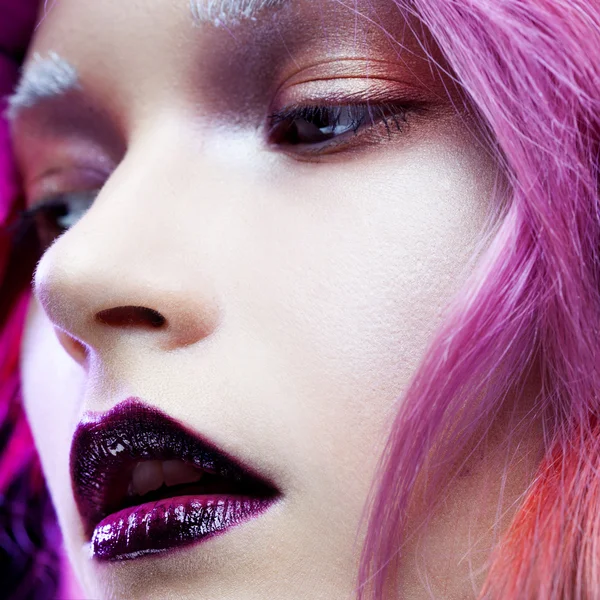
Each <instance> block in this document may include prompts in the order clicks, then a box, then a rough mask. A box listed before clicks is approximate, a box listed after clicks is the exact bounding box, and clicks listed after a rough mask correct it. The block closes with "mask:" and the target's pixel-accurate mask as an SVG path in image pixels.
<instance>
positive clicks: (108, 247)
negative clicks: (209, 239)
mask: <svg viewBox="0 0 600 600" xmlns="http://www.w3.org/2000/svg"><path fill="white" fill-rule="evenodd" d="M105 187H106V186H105ZM113 187H114V186H113ZM126 187H127V186H125V188H126ZM121 192H125V193H126V190H121ZM121 192H118V193H115V192H114V189H113V192H112V196H110V197H109V196H108V195H107V194H108V193H109V192H108V191H107V194H105V193H104V190H103V191H102V193H101V194H100V195H99V196H98V198H97V199H96V201H95V203H94V205H93V206H92V207H91V208H90V209H89V210H88V212H87V213H86V215H84V217H83V218H82V220H81V221H79V222H78V223H77V224H75V225H74V226H73V227H72V228H71V229H70V230H69V231H67V232H66V233H64V234H63V235H62V236H61V237H60V238H59V239H58V240H56V242H55V243H54V244H53V245H52V246H51V247H50V248H49V249H48V250H47V252H46V253H45V254H44V256H43V257H42V259H41V260H40V262H39V263H38V266H37V269H36V272H35V276H34V281H33V283H34V295H35V296H36V298H37V299H38V301H39V303H40V304H41V306H42V308H43V310H44V311H45V313H46V314H47V316H48V318H49V319H50V321H51V322H52V324H53V326H54V329H55V332H56V334H57V337H58V339H59V341H60V343H61V344H62V346H63V347H64V348H65V350H66V351H67V352H68V353H69V354H70V355H71V356H72V357H73V358H74V359H75V360H76V361H77V362H79V363H81V364H84V363H85V361H86V360H87V357H88V356H89V353H90V352H95V353H97V354H99V355H102V354H103V353H106V352H107V351H112V352H114V351H118V350H117V348H119V347H120V348H123V347H124V345H125V346H128V347H129V348H128V350H129V351H132V350H133V351H135V350H136V349H138V350H141V349H142V348H144V349H146V350H147V349H148V347H149V346H150V347H151V348H152V349H155V350H164V351H170V350H174V349H176V348H181V347H184V346H189V345H191V344H195V343H198V342H201V341H202V340H204V339H206V338H207V337H208V336H210V335H211V333H212V332H213V331H214V330H215V329H216V326H217V323H218V321H219V310H218V305H217V302H216V300H215V297H216V295H215V292H214V290H213V289H212V287H211V285H210V276H209V274H208V272H207V271H206V270H205V268H203V267H206V265H207V263H206V262H205V261H203V260H202V259H201V257H200V254H201V253H200V252H199V246H198V242H197V239H196V241H195V242H194V241H193V236H189V235H187V236H186V235H177V234H176V233H175V232H176V231H177V230H181V227H180V225H181V224H180V223H177V219H179V218H181V216H177V214H178V213H179V212H180V211H177V210H173V208H174V207H173V203H172V202H169V201H168V199H165V198H163V201H162V202H157V203H154V204H153V203H152V200H151V199H150V198H149V195H148V194H145V195H144V201H145V206H144V208H143V209H142V208H141V207H140V205H139V203H137V202H136V201H135V200H133V201H130V202H129V203H128V202H127V201H123V197H122V193H121ZM135 192H136V193H135V194H134V196H133V197H139V192H140V190H139V189H137V190H135ZM171 192H172V190H171ZM129 193H133V190H129ZM129 193H127V195H128V196H129ZM96 203H98V204H96ZM184 229H186V228H184ZM186 230H187V229H186ZM196 233H198V232H196ZM196 238H197V236H196ZM136 346H137V348H136Z"/></svg>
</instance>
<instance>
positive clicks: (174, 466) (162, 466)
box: [128, 460, 203, 496]
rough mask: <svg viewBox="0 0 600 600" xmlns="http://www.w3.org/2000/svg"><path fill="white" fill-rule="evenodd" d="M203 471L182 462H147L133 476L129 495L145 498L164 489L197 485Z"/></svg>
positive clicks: (138, 466) (134, 470)
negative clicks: (188, 484)
mask: <svg viewBox="0 0 600 600" xmlns="http://www.w3.org/2000/svg"><path fill="white" fill-rule="evenodd" d="M202 474H203V473H202V471H200V470H198V469H196V468H194V467H192V466H191V465H187V464H185V463H184V462H182V461H180V460H166V461H160V460H147V461H143V462H140V463H138V464H137V465H136V466H135V467H134V469H133V473H132V475H131V482H130V484H129V489H128V493H129V495H130V496H133V495H137V496H143V495H144V494H147V493H148V492H152V491H154V490H157V489H159V488H160V487H162V485H163V483H164V484H165V485H167V486H171V485H180V484H183V483H196V482H197V481H200V479H202Z"/></svg>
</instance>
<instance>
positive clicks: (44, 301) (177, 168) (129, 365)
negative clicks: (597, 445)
mask: <svg viewBox="0 0 600 600" xmlns="http://www.w3.org/2000/svg"><path fill="white" fill-rule="evenodd" d="M314 7H315V4H314V3H311V2H296V3H294V5H293V6H291V5H290V6H287V7H284V8H281V9H278V10H276V11H274V12H273V13H270V12H269V13H266V12H265V13H261V14H260V15H258V16H257V18H256V20H242V21H241V22H239V23H237V24H236V23H231V24H229V25H228V26H227V27H215V26H214V25H213V24H210V23H205V24H201V25H196V26H194V24H193V23H192V20H191V17H190V11H189V7H188V3H187V2H173V1H171V0H155V1H154V2H153V3H152V10H151V11H150V10H148V9H147V8H146V7H145V4H144V3H138V2H126V3H123V2H121V1H118V0H101V1H98V2H91V3H90V2H79V1H78V0H61V1H60V2H58V3H56V5H55V6H54V8H53V9H52V10H51V11H50V12H49V13H48V14H47V15H46V17H45V18H44V19H43V21H42V23H41V25H40V27H39V28H38V30H37V33H36V36H35V38H34V41H33V43H32V46H31V52H30V58H29V62H31V61H32V60H33V59H32V56H33V52H37V53H39V54H40V55H41V56H46V55H48V53H50V52H56V53H58V55H60V56H61V57H63V58H64V59H65V60H67V61H68V62H69V63H70V64H72V65H73V66H74V67H75V68H76V69H77V72H78V74H79V82H80V84H81V86H80V87H81V89H80V90H78V91H77V92H73V93H69V94H67V95H66V96H65V97H64V98H61V99H58V100H52V101H47V102H43V103H42V104H41V105H39V106H38V107H36V108H35V109H30V110H28V111H23V113H22V114H20V115H19V116H18V117H17V118H16V119H15V123H14V127H13V133H14V141H15V150H16V154H17V158H18V161H19V165H20V169H21V173H22V177H23V183H24V187H25V190H26V195H27V202H28V204H30V205H33V204H36V203H37V202H40V201H43V200H44V198H46V197H48V195H50V194H51V193H55V192H56V191H64V192H71V191H78V190H82V189H95V188H101V192H100V194H99V195H98V197H97V198H96V200H95V202H94V204H93V206H92V207H91V208H90V209H89V210H88V211H87V213H86V214H85V216H84V217H83V218H82V219H81V220H80V221H78V222H77V223H76V224H75V225H74V226H73V227H72V228H71V229H69V230H68V231H67V232H66V233H64V234H63V235H62V236H61V237H60V238H58V239H57V240H56V241H55V242H54V243H53V244H52V245H51V247H50V248H49V249H48V250H47V251H46V253H45V254H44V256H43V257H42V259H41V261H40V262H39V264H38V268H37V270H36V275H35V280H34V295H33V296H32V300H31V303H30V309H29V314H28V319H27V324H26V330H25V334H24V337H23V346H22V372H23V392H24V399H25V406H26V410H27V413H28V416H29V419H30V422H31V426H32V430H33V433H34V437H35V440H36V444H37V447H38V450H39V452H40V456H41V459H42V464H43V468H44V471H45V474H46V477H47V481H48V485H49V488H50V492H51V494H52V497H53V500H54V503H55V506H56V509H57V513H58V517H59V520H60V525H61V528H62V531H63V533H64V539H65V546H66V550H67V553H68V556H69V560H70V563H71V565H72V567H73V569H74V571H75V572H76V574H77V578H78V579H79V581H80V582H81V585H82V587H83V588H84V594H85V597H90V598H130V599H133V598H140V599H141V598H144V599H150V598H157V599H158V598H161V599H165V598H178V599H181V598H211V599H213V600H225V599H233V598H235V599H236V600H258V599H264V598H286V599H289V600H294V599H297V600H301V599H306V598H311V599H321V598H322V599H328V600H338V599H348V598H351V597H352V595H353V589H354V585H355V577H356V570H357V565H358V558H359V550H360V541H361V540H362V537H363V536H364V523H363V524H361V520H360V517H361V514H362V510H363V507H364V505H365V502H366V500H367V495H368V492H369V487H370V484H371V480H372V478H373V476H374V473H375V469H376V465H377V459H378V456H379V454H380V452H381V449H382V448H383V444H384V442H385V439H386V436H387V434H388V433H389V426H390V421H391V416H392V415H393V414H394V413H395V411H396V409H397V402H398V399H399V398H400V396H401V394H402V392H403V391H404V390H405V389H406V387H407V386H408V384H409V382H410V379H411V376H412V374H413V373H414V371H415V369H416V367H417V365H418V364H419V362H420V360H421V359H422V357H423V355H424V353H425V351H426V349H427V344H428V342H429V341H430V340H431V337H432V335H433V333H434V332H435V330H436V328H437V327H438V326H439V325H440V324H441V322H442V318H443V310H444V308H445V307H446V306H447V304H448V303H449V301H450V300H451V299H452V297H453V296H454V295H455V294H456V293H457V292H458V290H459V289H460V287H461V285H462V284H463V283H464V282H465V280H466V278H467V276H468V274H469V273H470V272H471V269H472V267H473V264H474V260H473V259H474V257H475V255H476V254H477V251H478V249H479V248H480V244H481V242H482V240H483V239H484V232H485V229H486V225H487V224H488V223H489V219H490V214H491V212H492V211H493V209H494V205H495V202H494V191H495V189H496V186H497V184H498V181H499V178H500V176H499V173H498V168H497V165H496V163H495V162H494V160H493V159H492V158H491V155H490V154H489V153H488V152H486V150H485V148H484V146H483V145H482V142H481V140H480V139H479V138H478V137H476V136H475V135H474V131H475V130H476V128H475V127H474V123H473V121H472V119H471V117H470V116H469V114H468V113H467V112H466V111H460V112H459V111H458V110H457V108H456V107H455V105H456V106H462V104H461V102H460V99H459V97H458V96H457V95H456V93H455V92H453V91H452V96H451V97H448V95H447V94H446V93H445V90H446V88H450V89H451V90H452V88H451V86H450V84H449V81H448V80H446V81H444V80H443V79H442V78H441V76H440V75H439V74H437V73H436V72H435V71H432V70H431V69H430V64H429V62H428V60H427V59H426V57H425V56H424V55H423V53H422V50H421V49H420V46H419V44H418V42H417V40H416V39H415V38H413V37H412V36H411V35H409V34H407V33H406V32H407V31H408V29H407V27H406V22H405V21H404V19H403V17H402V16H401V15H400V14H399V13H398V12H397V11H395V10H394V9H393V8H392V5H391V3H390V2H388V1H387V0H381V1H375V2H368V3H367V2H365V3H364V4H363V3H362V2H360V1H359V2H358V5H357V7H358V9H359V12H360V13H361V15H360V16H357V15H356V14H355V13H354V12H352V11H351V10H350V9H348V8H345V7H344V6H342V5H340V4H338V3H335V2H324V3H323V8H322V10H319V11H316V10H315V8H314ZM380 22H381V23H385V26H386V28H387V30H388V32H389V33H390V34H391V35H392V39H395V40H402V43H403V46H404V48H401V47H399V46H398V45H397V44H396V43H394V42H392V41H391V40H390V36H389V35H386V33H385V32H384V31H383V30H382V29H381V27H379V26H378V23H380ZM298 23H302V27H298ZM403 32H404V34H405V35H403ZM368 73H371V74H373V73H375V74H376V76H373V75H371V76H370V77H367V74H368ZM356 94H362V97H365V96H366V97H368V98H370V99H373V102H375V98H377V100H378V101H379V100H380V99H381V98H383V99H384V101H385V102H388V103H393V102H397V101H399V100H402V101H405V100H419V101H420V102H422V103H423V104H424V105H425V106H426V110H425V111H423V112H421V113H414V114H409V115H407V123H406V124H403V125H402V127H401V128H400V129H401V130H400V131H395V130H393V128H392V132H391V134H388V132H387V131H386V128H385V127H384V126H383V125H382V124H381V123H379V124H377V125H375V126H374V127H372V128H371V129H366V128H365V129H363V130H361V131H359V132H358V133H357V135H353V134H351V135H350V136H346V138H344V140H345V141H344V142H343V143H339V145H336V144H333V145H332V148H329V149H327V150H326V151H323V149H321V152H320V153H316V152H315V151H314V149H312V150H311V149H306V148H304V149H298V148H296V147H293V146H286V145H284V144H281V143H277V142H274V141H273V140H269V136H268V134H267V132H266V128H265V122H266V119H267V116H268V115H269V114H271V113H272V112H274V111H276V110H281V109H282V108H284V107H286V106H287V105H289V104H293V103H298V102H302V103H304V104H310V102H313V104H314V101H315V99H321V100H327V101H331V100H332V99H333V100H334V102H333V103H335V104H343V105H347V104H350V103H352V98H353V97H356ZM131 305H134V306H145V307H148V308H152V309H154V310H156V311H159V312H160V313H161V314H162V315H163V316H165V317H166V319H167V321H168V323H169V326H168V327H167V328H166V329H160V330H153V329H150V328H149V327H148V326H147V322H145V321H144V319H143V318H140V319H139V320H138V321H137V322H136V323H135V324H134V325H133V326H126V325H125V324H123V323H122V322H120V321H119V320H113V321H109V322H104V323H100V322H98V321H96V320H94V317H95V315H96V314H97V313H98V312H100V311H101V310H107V309H111V308H115V307H119V306H131ZM534 392H535V385H533V384H532V385H529V384H528V387H526V388H525V392H524V393H522V394H521V395H520V396H519V397H516V398H515V399H514V403H513V404H514V406H515V407H517V409H518V410H526V409H527V407H528V405H529V401H530V400H529V399H530V398H531V397H533V395H534ZM132 395H135V396H139V397H141V398H143V399H144V400H145V401H146V402H148V403H149V404H150V405H153V406H156V407H159V408H160V409H161V410H163V411H165V412H167V413H168V414H170V415H171V416H172V417H174V418H176V419H178V420H180V421H182V422H183V423H185V424H186V425H187V426H188V427H189V428H191V429H193V430H196V431H198V432H200V433H202V435H204V436H206V437H208V438H209V439H211V440H213V441H214V442H215V443H216V444H217V445H218V446H219V447H221V448H223V449H224V450H226V451H227V452H229V453H230V454H232V455H234V456H238V457H240V458H242V459H243V460H244V461H245V462H246V463H248V464H250V465H252V466H253V467H254V468H255V469H256V470H257V471H258V472H260V473H262V474H263V475H265V476H267V477H269V478H270V479H271V480H272V481H273V482H274V483H275V484H276V485H277V487H278V488H279V489H280V490H281V492H282V495H283V497H282V500H281V502H279V503H278V504H277V505H276V506H275V507H274V508H273V509H271V510H269V511H268V512H267V513H265V514H264V515H262V516H261V517H259V518H258V519H254V520H251V521H249V522H246V523H245V524H243V525H240V526H238V527H235V528H233V529H231V530H230V531H229V532H227V533H226V534H225V535H222V536H218V537H216V538H213V539H211V540H209V541H207V542H205V543H202V544H199V545H196V546H193V547H190V548H186V549H184V550H180V551H178V552H177V553H173V554H167V555H162V556H160V557H151V558H145V559H143V560H134V561H127V562H125V563H120V564H97V563H96V562H94V561H93V560H91V559H90V558H89V555H88V548H87V540H86V539H85V537H84V535H83V532H82V527H81V521H80V519H79V515H78V513H77V509H76V507H75V504H74V500H73V496H72V491H71V481H70V475H69V469H68V465H69V450H70V443H71V439H72V436H73V431H74V429H75V427H76V425H77V423H78V422H79V420H80V419H81V417H82V415H83V414H84V412H86V411H90V410H93V411H106V410H109V409H110V408H112V407H113V406H115V405H116V404H117V403H118V402H120V401H121V400H123V399H125V398H127V397H128V396H132ZM507 422H508V421H507V420H506V419H505V420H499V422H498V424H497V425H496V424H495V425H494V426H493V427H492V428H491V434H490V436H489V443H488V444H486V445H485V446H484V447H483V448H482V449H481V451H480V452H478V453H477V454H476V455H475V456H473V457H471V458H470V459H469V462H468V464H467V467H466V468H465V469H464V471H463V472H462V474H461V476H460V477H458V478H457V479H456V481H454V483H453V484H452V487H451V489H450V490H449V491H448V494H447V496H446V500H445V502H444V503H443V504H442V505H441V506H440V508H439V509H438V510H437V511H436V512H435V514H434V515H433V518H432V521H431V523H430V527H429V528H428V529H427V532H426V534H424V535H423V536H422V537H421V538H420V541H419V542H418V543H417V542H416V541H413V542H410V543H409V545H408V547H407V552H406V554H405V556H406V558H405V560H404V561H403V563H402V564H401V565H400V567H399V568H400V572H401V580H402V586H403V587H402V590H401V591H402V593H404V594H405V595H406V597H409V598H413V599H420V598H429V597H434V598H441V597H443V598H449V599H452V598H471V597H474V595H475V594H476V591H477V589H478V588H479V586H480V585H481V583H482V581H483V579H482V577H483V576H484V573H485V561H486V559H487V556H488V553H489V549H490V547H491V544H492V543H493V541H494V540H495V539H497V537H496V536H497V534H498V530H499V529H500V530H501V529H502V528H503V527H504V526H505V525H506V522H508V519H509V518H510V515H511V514H512V513H511V507H512V504H513V502H514V501H515V499H516V498H517V497H518V495H519V494H520V493H522V492H523V490H524V489H525V487H526V485H527V483H528V481H529V479H530V476H531V470H532V468H533V465H535V464H536V463H537V460H538V449H539V445H538V443H537V441H538V440H539V435H537V434H536V433H535V432H533V434H531V432H529V433H530V435H529V436H528V437H527V440H528V441H527V442H526V443H523V444H522V445H520V446H519V447H518V450H517V451H515V450H514V448H513V449H512V450H511V451H510V452H509V451H507V450H506V448H505V446H504V445H503V444H502V440H504V439H505V435H504V433H505V431H506V427H507ZM504 473H506V479H505V480H503V479H502V476H503V474H504ZM503 512H504V513H505V517H504V518H503V519H501V521H500V522H499V523H498V527H496V528H495V524H496V520H497V515H498V514H500V513H503ZM357 531H358V537H356V536H357ZM355 538H356V539H357V543H356V544H355ZM65 568H70V567H68V565H67V564H65Z"/></svg>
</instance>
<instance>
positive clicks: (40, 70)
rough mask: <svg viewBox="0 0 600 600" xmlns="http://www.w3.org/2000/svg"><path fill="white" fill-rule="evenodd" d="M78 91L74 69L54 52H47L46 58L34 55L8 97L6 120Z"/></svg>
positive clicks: (77, 76) (75, 70)
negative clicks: (47, 101) (43, 102)
mask: <svg viewBox="0 0 600 600" xmlns="http://www.w3.org/2000/svg"><path fill="white" fill-rule="evenodd" d="M78 88H80V84H79V75H78V73H77V69H75V67H74V66H73V65H71V64H70V63H68V62H67V61H66V60H65V59H64V58H62V57H60V56H59V55H58V54H57V53H56V52H49V53H48V56H47V57H45V58H44V57H42V56H41V55H40V54H38V53H36V54H34V55H33V58H32V60H31V61H30V63H29V64H28V66H27V67H26V69H25V71H24V72H23V74H22V75H21V79H20V80H19V83H18V85H17V87H16V90H15V92H14V94H13V95H12V96H9V97H8V109H7V111H6V116H7V118H8V119H9V120H11V121H14V120H15V119H16V117H17V116H18V115H19V114H20V113H21V112H22V111H23V110H25V109H28V108H33V107H34V106H36V105H38V104H40V103H41V102H42V101H43V100H46V99H50V98H56V97H59V96H64V95H65V94H67V93H68V92H70V91H72V90H75V89H78Z"/></svg>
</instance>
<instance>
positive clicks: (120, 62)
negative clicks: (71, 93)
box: [28, 0, 442, 113]
mask: <svg viewBox="0 0 600 600" xmlns="http://www.w3.org/2000/svg"><path fill="white" fill-rule="evenodd" d="M50 6H51V8H50V9H49V10H48V11H47V12H46V13H45V14H44V15H43V17H42V19H41V22H40V26H39V27H38V30H37V32H36V36H35V38H34V41H33V44H32V46H31V51H30V56H29V60H28V68H30V67H32V66H33V67H35V64H34V63H35V59H34V57H35V54H36V53H37V54H39V55H40V56H44V57H48V56H51V55H52V53H56V54H57V55H59V56H60V57H62V58H64V59H65V60H66V61H68V63H69V64H71V65H73V66H74V67H75V68H76V70H77V74H78V76H79V78H80V80H81V81H82V82H83V83H84V84H85V88H86V90H89V91H91V92H92V94H93V96H94V97H95V98H96V99H97V100H98V101H99V102H100V103H101V104H102V105H103V106H107V107H110V106H114V108H115V110H117V111H120V112H121V113H123V112H124V111H126V110H130V109H132V108H133V106H134V103H135V102H138V101H139V100H140V99H142V104H143V103H144V102H145V99H148V98H152V99H154V100H156V101H160V100H161V98H162V99H164V100H165V105H172V104H173V99H174V97H183V96H187V97H191V96H194V97H195V98H198V97H199V96H201V95H204V100H206V101H208V102H213V103H218V102H220V101H221V100H222V99H223V98H224V97H226V96H227V94H229V95H232V94H237V95H239V94H240V93H244V94H246V95H247V100H248V102H252V94H254V93H257V94H260V93H262V94H263V96H264V94H265V93H268V92H267V91H266V87H268V86H269V85H270V84H272V83H273V82H274V81H275V80H276V79H279V81H282V80H283V79H285V76H286V75H287V74H289V73H291V72H293V71H294V69H296V70H298V69H300V68H303V67H308V66H309V65H310V63H311V62H313V63H316V62H319V61H321V62H324V61H327V60H330V61H335V60H369V61H371V64H372V65H376V66H375V67H368V69H375V71H372V72H373V73H374V74H376V75H381V74H385V72H386V71H390V72H391V73H393V71H394V69H395V70H396V71H397V70H398V69H399V68H401V69H404V70H405V71H411V70H412V71H413V72H416V71H418V70H420V71H421V72H423V71H424V69H423V67H422V64H420V63H422V62H424V61H427V59H428V53H433V54H434V56H435V58H436V60H438V61H440V62H442V59H441V56H440V55H439V52H437V50H436V49H435V45H434V44H432V43H431V40H428V39H427V36H426V35H425V34H424V33H423V31H422V30H421V28H420V26H419V24H418V22H417V21H416V19H414V18H413V17H411V18H407V17H406V15H405V14H403V13H402V12H401V11H400V9H399V8H398V6H397V5H396V3H395V2H394V1H393V0H353V1H352V2H350V3H344V2H341V1H340V0H322V1H319V0H153V1H152V2H151V3H150V2H147V1H142V0H130V1H128V2H125V3H124V2H122V0H96V1H95V2H81V1H80V0H60V2H55V3H53V4H51V5H50ZM415 32H416V34H415ZM424 39H425V40H426V41H427V44H426V46H427V49H426V50H425V49H424V47H423V40H424ZM391 65H394V67H393V68H392V66H391ZM368 69H367V68H365V73H367V71H368ZM276 71H277V73H276V74H277V77H275V76H274V74H275V72H276ZM158 74H160V76H159V75H158ZM248 82H251V85H247V84H248ZM94 88H95V89H94ZM128 94H129V95H128ZM132 94H133V95H134V96H135V98H133V97H132ZM117 104H118V106H116V105H117Z"/></svg>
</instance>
